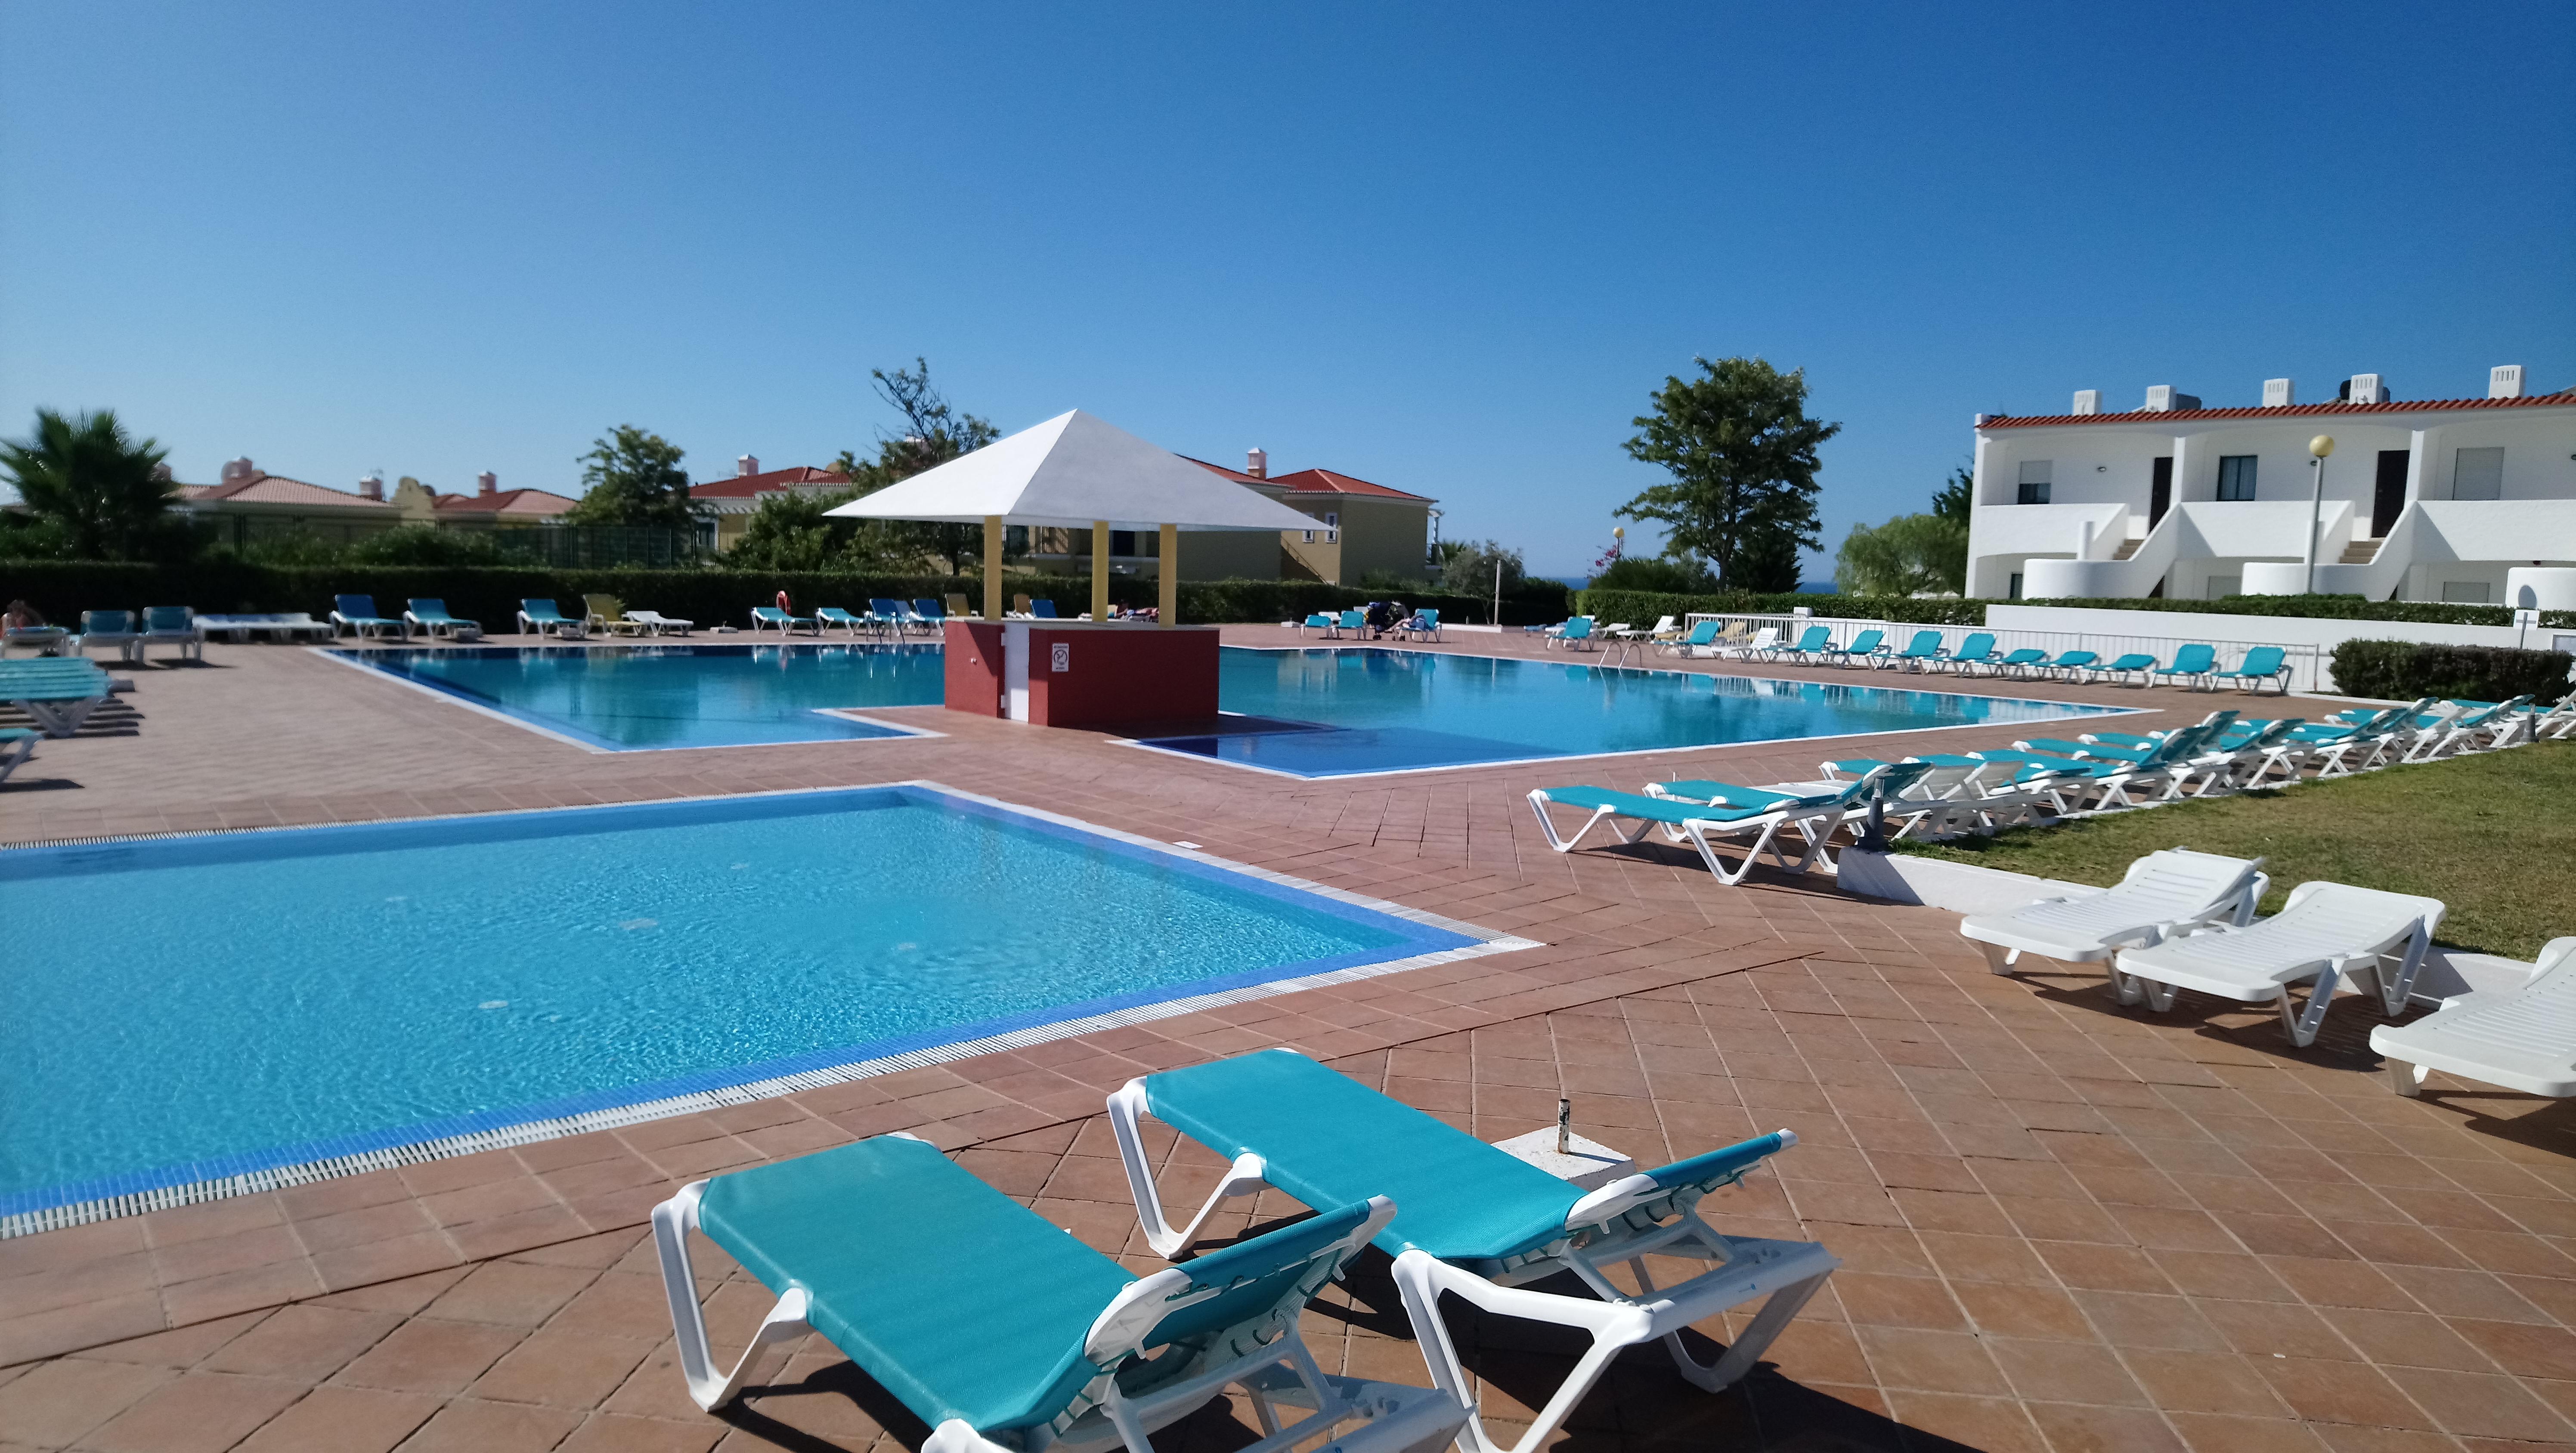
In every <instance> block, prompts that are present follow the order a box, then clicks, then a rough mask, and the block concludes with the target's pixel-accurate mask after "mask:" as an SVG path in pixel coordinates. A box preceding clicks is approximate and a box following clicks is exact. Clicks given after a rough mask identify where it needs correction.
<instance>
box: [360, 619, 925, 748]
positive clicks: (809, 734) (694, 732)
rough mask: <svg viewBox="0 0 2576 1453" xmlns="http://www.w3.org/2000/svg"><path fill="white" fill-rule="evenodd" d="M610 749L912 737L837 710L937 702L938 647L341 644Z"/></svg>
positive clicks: (423, 680)
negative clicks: (369, 648) (389, 646)
mask: <svg viewBox="0 0 2576 1453" xmlns="http://www.w3.org/2000/svg"><path fill="white" fill-rule="evenodd" d="M332 654H333V655H335V656H337V657H338V658H339V659H341V660H344V661H348V662H351V663H353V664H356V665H361V666H367V667H371V668H373V669H375V670H379V671H383V672H386V673H388V674H391V675H395V676H399V677H401V678H403V679H404V680H406V681H410V682H413V683H415V684H417V685H420V686H425V687H428V688H430V689H432V690H434V691H440V692H444V693H446V694H447V695H450V696H454V697H457V698H459V699H461V700H464V701H469V702H472V703H474V704H475V705H477V706H481V707H485V708H487V709H489V710H493V711H497V712H500V713H501V714H503V715H505V716H508V717H511V718H513V719H515V720H517V721H520V722H522V723H525V724H527V725H530V726H535V727H538V728H540V729H542V730H545V731H548V732H551V733H553V734H554V735H557V736H561V737H566V738H570V739H571V740H573V741H575V742H578V743H580V744H581V745H583V746H587V747H591V748H594V749H598V750H602V751H619V752H625V751H638V750H650V749H660V748H670V747H743V746H758V745H762V744H765V743H774V742H816V741H844V740H851V739H858V738H867V737H900V736H910V735H913V733H912V732H910V731H907V730H906V729H904V728H902V727H898V726H894V725H890V724H887V723H883V722H869V721H858V720H852V719H851V718H849V717H847V716H840V715H835V714H834V713H835V712H837V711H845V710H859V711H864V710H866V709H867V708H869V707H878V706H937V705H938V704H939V698H940V690H941V676H940V673H941V660H942V657H941V655H940V650H939V647H937V646H935V645H912V646H904V645H891V644H887V645H878V644H873V643H869V644H862V643H858V642H852V643H849V644H846V645H844V644H829V643H822V642H806V643H797V644H792V645H785V644H782V645H769V646H751V645H695V644H687V643H675V644H670V645H651V646H459V647H439V648H433V649H424V650H400V649H394V650H375V651H335V652H333V653H332Z"/></svg>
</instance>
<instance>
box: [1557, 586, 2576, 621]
mask: <svg viewBox="0 0 2576 1453" xmlns="http://www.w3.org/2000/svg"><path fill="white" fill-rule="evenodd" d="M1574 598H1575V602H1576V604H1575V609H1576V610H1578V611H1581V612H1583V613H1585V614H1587V615H1591V616H1596V617H1599V618H1601V619H1604V620H1614V621H1617V620H1624V621H1630V622H1632V623H1634V624H1637V625H1649V624H1652V623H1653V622H1654V621H1655V620H1656V619H1657V618H1659V617H1662V616H1667V615H1670V616H1682V615H1688V614H1690V613H1691V612H1694V611H1703V612H1712V613H1723V614H1730V615H1786V614H1788V613H1789V612H1790V611H1792V610H1794V609H1796V608H1797V607H1799V606H1805V607H1807V608H1808V609H1810V610H1812V611H1814V612H1815V613H1816V614H1818V615H1820V616H1847V617H1851V618H1854V619H1860V620H1881V621H1901V622H1905V623H1907V624H1912V625H1927V626H1981V625H1984V624H1985V623H1986V608H1987V607H1988V606H1996V605H2050V606H2073V607H2078V608H2082V609H2089V610H2134V611H2168V612H2173V611H2180V612H2187V613H2192V614H2198V615H2241V616H2304V617H2309V618H2313V619H2322V620H2347V621H2409V622H2414V623H2417V624H2422V625H2453V626H2509V625H2512V624H2513V611H2512V609H2511V608H2510V607H2507V606H2501V605H2447V604H2443V603H2440V602H2435V601H2417V600H2364V599H2362V598H2361V597H2360V596H2357V595H2231V596H2228V597H2227V598H2226V599H2224V600H2148V599H2143V598H2140V597H2134V596H2119V597H2113V598H2110V599H2106V600H1917V599H1914V598H1912V597H1909V596H1870V595H1755V594H1752V593H1751V592H1745V591H1739V592H1732V593H1730V592H1723V591H1721V592H1719V593H1716V594H1713V595H1657V594H1654V593H1652V592H1648V591H1642V590H1581V591H1576V592H1575V595H1574ZM2540 623H2541V625H2542V626H2543V627H2545V628H2550V629H2556V630H2567V629H2570V628H2576V611H2543V612H2541V615H2540Z"/></svg>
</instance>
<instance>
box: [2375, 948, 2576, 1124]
mask: <svg viewBox="0 0 2576 1453" xmlns="http://www.w3.org/2000/svg"><path fill="white" fill-rule="evenodd" d="M2463 957H2465V956H2464V955H2461V954H2453V955H2451V961H2452V962H2453V963H2454V964H2457V963H2458V962H2459V961H2460V960H2461V958H2463ZM2478 957H2480V958H2484V957H2485V956H2484V955H2479V956H2478ZM2488 962H2489V963H2490V964H2492V965H2493V966H2494V967H2498V968H2502V967H2506V966H2507V965H2511V966H2512V967H2517V968H2522V969H2525V970H2527V971H2528V972H2529V975H2530V977H2529V978H2528V979H2527V980H2526V981H2525V982H2524V983H2523V984H2522V985H2521V986H2520V987H2518V988H2513V989H2505V990H2489V991H2485V992H2480V993H2471V994H2457V995H2453V996H2452V997H2450V998H2448V999H2445V1000H2443V1001H2442V1007H2441V1008H2440V1009H2439V1010H2436V1011H2435V1012H2434V1013H2433V1014H2432V1015H2430V1016H2429V1017H2427V1018H2423V1019H2418V1020H2416V1021H2415V1022H2414V1023H2412V1024H2382V1025H2379V1026H2377V1027H2375V1028H2373V1029H2372V1030H2371V1031H2370V1047H2371V1048H2372V1049H2375V1050H2377V1051H2379V1053H2380V1054H2381V1055H2382V1056H2383V1057H2384V1058H2386V1060H2387V1061H2388V1083H2389V1086H2390V1087H2391V1088H2392V1089H2394V1090H2396V1091H2397V1093H2399V1094H2401V1095H2404V1096H2406V1097H2407V1098H2408V1099H2413V1098H2415V1097H2416V1096H2418V1095H2421V1094H2423V1093H2424V1074H2425V1071H2427V1070H2440V1071H2442V1072H2444V1073H2445V1074H2453V1075H2458V1076H2460V1077H2461V1078H2462V1079H2469V1080H2476V1081H2478V1082H2479V1083H2481V1084H2487V1085H2502V1086H2503V1087H2505V1088H2506V1089H2508V1090H2520V1091H2522V1092H2523V1093H2524V1094H2526V1095H2548V1096H2550V1097H2552V1098H2554V1099H2565V1098H2567V1097H2568V1096H2570V1095H2576V938H2553V939H2551V940H2550V941H2549V942H2548V943H2547V944H2545V945H2543V946H2542V948H2541V950H2540V957H2539V958H2538V959H2537V960H2535V961H2533V962H2532V963H2529V964H2518V963H2514V962H2513V961H2511V960H2502V959H2498V960H2489V961H2488Z"/></svg>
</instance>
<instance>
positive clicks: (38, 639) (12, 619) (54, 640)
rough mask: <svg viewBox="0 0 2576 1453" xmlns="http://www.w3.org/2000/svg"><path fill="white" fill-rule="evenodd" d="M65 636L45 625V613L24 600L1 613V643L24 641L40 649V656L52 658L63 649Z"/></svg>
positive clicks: (10, 605)
mask: <svg viewBox="0 0 2576 1453" xmlns="http://www.w3.org/2000/svg"><path fill="white" fill-rule="evenodd" d="M64 635H65V632H63V631H62V630H60V629H58V628H56V627H54V626H49V625H47V624H45V617H44V613H43V612H41V611H39V610H37V609H36V608H35V607H34V606H32V605H29V604H27V603H26V602H25V601H23V600H13V601H11V602H9V609H8V610H6V611H0V641H19V640H23V641H26V642H28V643H29V644H31V645H34V646H36V647H38V648H39V649H38V651H37V654H38V655H43V656H51V655H53V654H54V653H55V652H56V651H57V650H59V649H60V648H61V646H62V641H63V636H64Z"/></svg>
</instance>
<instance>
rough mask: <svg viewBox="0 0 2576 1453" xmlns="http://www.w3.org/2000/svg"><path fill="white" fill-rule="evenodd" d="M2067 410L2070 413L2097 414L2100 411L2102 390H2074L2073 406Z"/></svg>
mask: <svg viewBox="0 0 2576 1453" xmlns="http://www.w3.org/2000/svg"><path fill="white" fill-rule="evenodd" d="M2067 412H2068V413H2070V414H2098V413H2100V412H2102V391H2101V390H2100V389H2098V388H2079V389H2077V390H2076V391H2075V407H2073V408H2071V409H2068V410H2067Z"/></svg>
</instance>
